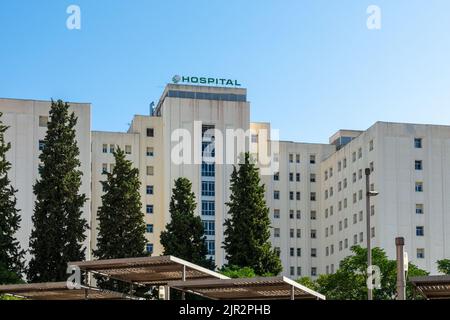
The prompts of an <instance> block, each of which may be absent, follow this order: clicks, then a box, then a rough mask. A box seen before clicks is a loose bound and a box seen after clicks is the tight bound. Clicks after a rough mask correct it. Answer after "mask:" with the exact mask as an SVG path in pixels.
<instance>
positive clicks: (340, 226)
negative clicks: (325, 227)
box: [339, 221, 342, 231]
mask: <svg viewBox="0 0 450 320" xmlns="http://www.w3.org/2000/svg"><path fill="white" fill-rule="evenodd" d="M339 231H342V221H339Z"/></svg>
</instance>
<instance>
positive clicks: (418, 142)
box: [414, 138, 422, 149]
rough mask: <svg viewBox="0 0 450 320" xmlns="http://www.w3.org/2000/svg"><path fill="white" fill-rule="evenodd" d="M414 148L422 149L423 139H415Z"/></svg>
mask: <svg viewBox="0 0 450 320" xmlns="http://www.w3.org/2000/svg"><path fill="white" fill-rule="evenodd" d="M414 148H416V149H422V139H421V138H415V139H414Z"/></svg>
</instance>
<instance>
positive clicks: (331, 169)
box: [330, 168, 333, 178]
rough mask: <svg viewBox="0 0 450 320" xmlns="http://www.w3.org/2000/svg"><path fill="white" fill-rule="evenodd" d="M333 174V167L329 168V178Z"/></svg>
mask: <svg viewBox="0 0 450 320" xmlns="http://www.w3.org/2000/svg"><path fill="white" fill-rule="evenodd" d="M332 176H333V168H330V178H331V177H332Z"/></svg>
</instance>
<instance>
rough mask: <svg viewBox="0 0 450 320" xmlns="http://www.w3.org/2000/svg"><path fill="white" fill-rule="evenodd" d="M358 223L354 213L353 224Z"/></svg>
mask: <svg viewBox="0 0 450 320" xmlns="http://www.w3.org/2000/svg"><path fill="white" fill-rule="evenodd" d="M357 222H358V215H357V214H356V213H355V214H354V215H353V224H356V223H357Z"/></svg>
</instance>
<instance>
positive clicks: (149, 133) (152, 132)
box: [147, 128, 155, 137]
mask: <svg viewBox="0 0 450 320" xmlns="http://www.w3.org/2000/svg"><path fill="white" fill-rule="evenodd" d="M154 136H155V129H153V128H147V137H154Z"/></svg>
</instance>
